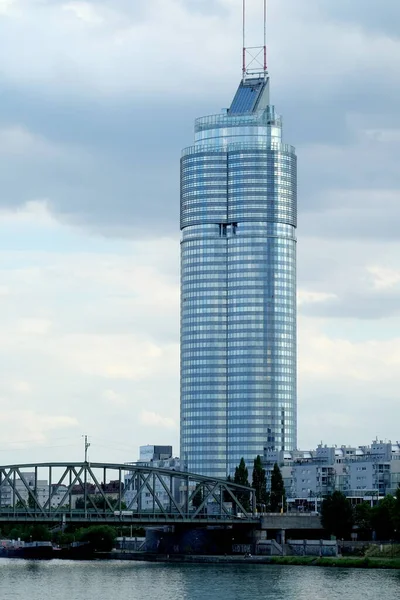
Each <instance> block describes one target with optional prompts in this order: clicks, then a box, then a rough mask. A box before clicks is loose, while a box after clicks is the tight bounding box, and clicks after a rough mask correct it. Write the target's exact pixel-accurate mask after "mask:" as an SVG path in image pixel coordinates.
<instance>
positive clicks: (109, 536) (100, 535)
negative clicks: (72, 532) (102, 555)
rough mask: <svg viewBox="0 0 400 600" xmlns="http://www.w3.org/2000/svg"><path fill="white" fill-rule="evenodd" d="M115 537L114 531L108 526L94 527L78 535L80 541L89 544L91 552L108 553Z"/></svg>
mask: <svg viewBox="0 0 400 600" xmlns="http://www.w3.org/2000/svg"><path fill="white" fill-rule="evenodd" d="M116 537H117V532H116V530H115V529H114V527H109V526H108V525H94V526H93V527H88V528H87V529H85V530H83V532H82V533H81V534H80V539H81V541H82V542H89V543H90V545H91V546H92V548H93V550H95V551H97V552H110V551H111V550H112V549H113V546H114V541H115V538H116Z"/></svg>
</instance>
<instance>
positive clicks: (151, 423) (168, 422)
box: [140, 410, 176, 429]
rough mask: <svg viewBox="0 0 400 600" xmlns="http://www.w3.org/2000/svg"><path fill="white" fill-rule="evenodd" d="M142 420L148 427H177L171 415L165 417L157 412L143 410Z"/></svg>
mask: <svg viewBox="0 0 400 600" xmlns="http://www.w3.org/2000/svg"><path fill="white" fill-rule="evenodd" d="M140 422H141V423H142V425H146V426H148V427H162V428H165V429H175V428H176V423H175V421H174V420H173V419H171V418H170V417H163V416H162V415H159V414H158V413H156V412H152V411H148V410H142V412H141V413H140Z"/></svg>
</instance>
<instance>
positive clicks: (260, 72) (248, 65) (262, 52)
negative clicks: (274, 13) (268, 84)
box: [242, 0, 268, 81]
mask: <svg viewBox="0 0 400 600" xmlns="http://www.w3.org/2000/svg"><path fill="white" fill-rule="evenodd" d="M263 8H264V17H263V24H264V43H263V45H262V46H246V32H247V23H246V17H247V5H246V0H243V64H242V77H243V81H245V80H246V79H248V78H251V77H260V76H263V77H264V79H267V76H268V65H267V0H263Z"/></svg>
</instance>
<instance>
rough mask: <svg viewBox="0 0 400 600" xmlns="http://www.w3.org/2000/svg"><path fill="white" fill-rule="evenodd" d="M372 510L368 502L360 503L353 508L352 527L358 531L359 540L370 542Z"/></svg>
mask: <svg viewBox="0 0 400 600" xmlns="http://www.w3.org/2000/svg"><path fill="white" fill-rule="evenodd" d="M371 519H372V509H371V505H370V504H369V502H361V504H357V505H356V506H355V508H354V525H355V526H356V527H357V529H358V532H357V533H358V537H359V539H360V540H370V539H371V533H372V525H371Z"/></svg>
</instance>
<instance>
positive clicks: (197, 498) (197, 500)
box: [192, 485, 203, 508]
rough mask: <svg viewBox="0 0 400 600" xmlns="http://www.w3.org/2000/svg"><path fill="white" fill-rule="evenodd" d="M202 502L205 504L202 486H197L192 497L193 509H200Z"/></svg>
mask: <svg viewBox="0 0 400 600" xmlns="http://www.w3.org/2000/svg"><path fill="white" fill-rule="evenodd" d="M202 502H203V492H202V489H201V486H200V485H197V486H196V489H195V491H194V494H193V497H192V506H193V508H199V506H201V503H202Z"/></svg>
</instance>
